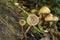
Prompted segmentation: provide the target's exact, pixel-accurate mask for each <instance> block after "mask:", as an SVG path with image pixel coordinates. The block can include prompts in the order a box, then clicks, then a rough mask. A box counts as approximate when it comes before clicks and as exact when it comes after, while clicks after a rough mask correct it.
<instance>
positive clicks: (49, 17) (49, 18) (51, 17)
mask: <svg viewBox="0 0 60 40" xmlns="http://www.w3.org/2000/svg"><path fill="white" fill-rule="evenodd" d="M52 20H53V15H52V14H49V15H47V16H46V17H45V21H52Z"/></svg>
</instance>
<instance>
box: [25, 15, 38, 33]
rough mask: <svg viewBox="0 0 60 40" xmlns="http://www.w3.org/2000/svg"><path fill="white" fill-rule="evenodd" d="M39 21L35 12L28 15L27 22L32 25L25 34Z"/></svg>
mask: <svg viewBox="0 0 60 40" xmlns="http://www.w3.org/2000/svg"><path fill="white" fill-rule="evenodd" d="M38 22H39V18H38V17H37V16H36V15H35V14H30V15H29V16H28V17H27V23H28V24H29V25H30V26H29V27H28V28H27V30H26V32H25V34H26V33H27V32H28V31H29V29H30V28H31V26H35V25H37V24H38Z"/></svg>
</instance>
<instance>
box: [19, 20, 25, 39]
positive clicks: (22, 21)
mask: <svg viewBox="0 0 60 40" xmlns="http://www.w3.org/2000/svg"><path fill="white" fill-rule="evenodd" d="M19 24H20V25H21V29H22V34H23V37H22V38H21V40H22V39H23V38H24V37H25V35H24V29H23V26H24V25H25V24H26V22H25V20H23V19H21V20H19Z"/></svg>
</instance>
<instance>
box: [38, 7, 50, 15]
mask: <svg viewBox="0 0 60 40" xmlns="http://www.w3.org/2000/svg"><path fill="white" fill-rule="evenodd" d="M40 13H50V9H49V8H48V7H47V6H43V7H42V8H41V9H40V10H39V13H38V14H40Z"/></svg>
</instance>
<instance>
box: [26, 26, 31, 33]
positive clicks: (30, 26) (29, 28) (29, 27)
mask: <svg viewBox="0 0 60 40" xmlns="http://www.w3.org/2000/svg"><path fill="white" fill-rule="evenodd" d="M31 27H32V26H29V27H28V28H27V30H26V31H25V34H26V33H27V32H28V31H29V30H30V28H31Z"/></svg>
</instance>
